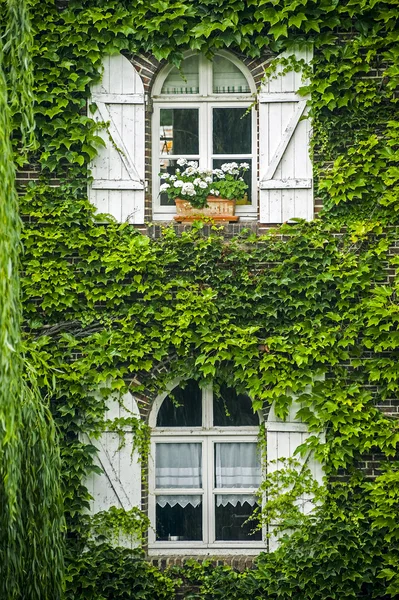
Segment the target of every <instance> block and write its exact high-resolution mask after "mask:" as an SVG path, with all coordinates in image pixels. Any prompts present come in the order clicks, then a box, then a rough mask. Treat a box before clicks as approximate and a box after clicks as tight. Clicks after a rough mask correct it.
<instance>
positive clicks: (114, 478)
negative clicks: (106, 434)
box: [87, 436, 133, 510]
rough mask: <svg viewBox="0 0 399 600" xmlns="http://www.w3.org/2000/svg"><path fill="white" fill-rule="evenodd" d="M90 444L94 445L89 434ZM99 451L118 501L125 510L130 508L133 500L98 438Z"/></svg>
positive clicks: (102, 466) (101, 462) (101, 463)
mask: <svg viewBox="0 0 399 600" xmlns="http://www.w3.org/2000/svg"><path fill="white" fill-rule="evenodd" d="M87 438H88V440H89V442H90V444H92V445H93V446H94V444H93V443H92V441H91V439H90V437H89V436H87ZM96 443H97V446H98V453H97V458H98V461H99V463H100V465H101V468H102V470H103V472H104V475H105V476H106V477H107V479H108V481H109V483H110V485H111V487H112V489H113V491H114V494H115V496H116V497H117V498H118V502H119V503H120V505H121V507H122V508H123V509H124V510H130V509H131V508H132V507H133V505H132V502H131V498H130V497H129V495H128V494H127V493H126V491H125V489H124V487H123V485H122V482H121V480H120V479H119V476H118V473H117V472H116V470H115V468H114V466H113V464H112V461H111V459H110V457H109V456H108V454H107V452H106V450H105V449H104V446H103V445H102V443H101V440H97V442H96Z"/></svg>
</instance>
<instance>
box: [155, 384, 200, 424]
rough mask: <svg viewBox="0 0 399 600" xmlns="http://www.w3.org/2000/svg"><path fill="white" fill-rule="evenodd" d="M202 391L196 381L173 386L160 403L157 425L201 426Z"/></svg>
mask: <svg viewBox="0 0 399 600" xmlns="http://www.w3.org/2000/svg"><path fill="white" fill-rule="evenodd" d="M201 425H202V393H201V389H200V387H199V385H198V383H197V382H196V381H193V380H190V381H188V382H187V385H186V386H185V387H184V388H183V387H177V388H175V389H174V390H173V391H172V392H171V394H170V395H169V396H167V397H166V398H165V400H164V401H163V402H162V404H161V408H160V409H159V412H158V416H157V427H201Z"/></svg>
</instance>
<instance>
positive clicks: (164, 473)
mask: <svg viewBox="0 0 399 600" xmlns="http://www.w3.org/2000/svg"><path fill="white" fill-rule="evenodd" d="M201 446H202V445H201V444H198V443H197V444H195V443H194V444H188V443H187V444H186V443H183V444H157V448H156V467H155V484H156V487H157V488H164V489H175V488H201V487H202V468H201V467H202V455H201V454H202V451H201ZM201 498H202V496H201V495H200V494H186V495H173V496H170V495H166V494H164V495H159V496H157V504H159V505H160V506H162V507H164V506H166V504H169V506H175V505H176V504H179V506H182V507H183V508H184V507H185V506H187V504H191V505H192V506H198V505H199V504H200V503H201Z"/></svg>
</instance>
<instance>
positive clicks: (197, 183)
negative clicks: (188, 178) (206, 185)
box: [193, 177, 201, 185]
mask: <svg viewBox="0 0 399 600" xmlns="http://www.w3.org/2000/svg"><path fill="white" fill-rule="evenodd" d="M200 183H201V179H200V178H199V177H196V179H194V181H193V184H194V185H199V184H200Z"/></svg>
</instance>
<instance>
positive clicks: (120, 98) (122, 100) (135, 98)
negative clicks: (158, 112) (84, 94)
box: [91, 94, 145, 104]
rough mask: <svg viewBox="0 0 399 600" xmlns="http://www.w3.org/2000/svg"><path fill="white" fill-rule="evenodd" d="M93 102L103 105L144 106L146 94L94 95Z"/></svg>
mask: <svg viewBox="0 0 399 600" xmlns="http://www.w3.org/2000/svg"><path fill="white" fill-rule="evenodd" d="M91 100H92V102H95V103H97V102H102V103H103V104H144V100H145V99H144V94H92V97H91Z"/></svg>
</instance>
